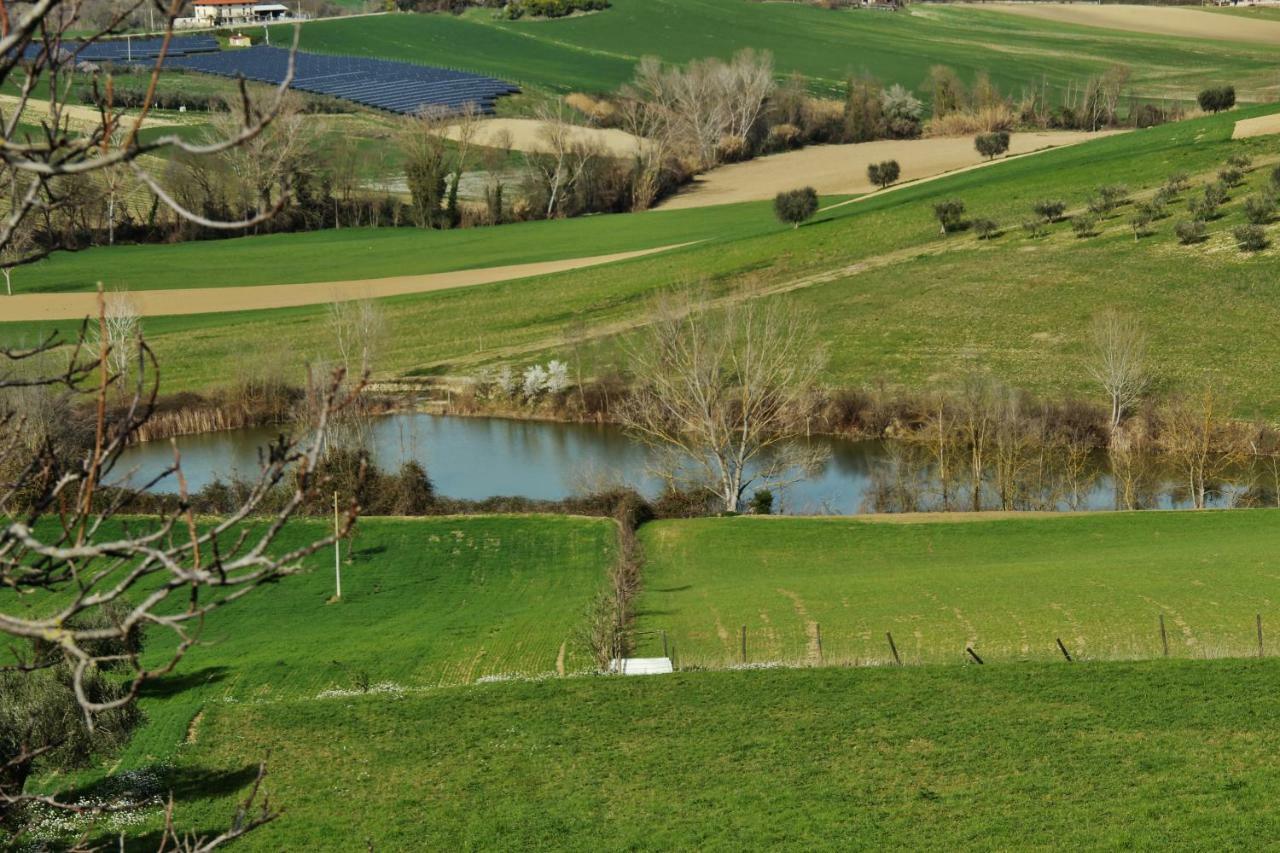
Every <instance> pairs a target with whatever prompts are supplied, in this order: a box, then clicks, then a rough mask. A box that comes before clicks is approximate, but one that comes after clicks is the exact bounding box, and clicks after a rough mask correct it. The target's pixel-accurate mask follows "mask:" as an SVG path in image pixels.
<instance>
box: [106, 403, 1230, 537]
mask: <svg viewBox="0 0 1280 853" xmlns="http://www.w3.org/2000/svg"><path fill="white" fill-rule="evenodd" d="M278 432H279V430H278V429H274V428H259V429H244V430H234V431H229V432H217V433H206V434H201V435H190V436H184V437H181V438H179V439H178V440H177V442H178V448H179V450H180V451H181V452H182V460H183V468H184V470H185V472H186V476H187V480H188V486H189V488H190V489H191V490H192V491H195V490H198V489H200V488H202V487H203V486H205V485H207V484H209V483H211V482H213V481H214V480H217V479H229V478H232V477H236V476H239V477H244V478H252V477H254V476H255V475H256V472H257V460H258V453H259V449H260V448H262V447H264V446H265V445H266V444H267V443H268V442H269V441H270V440H271V439H272V438H273V437H274V436H275V435H277V434H278ZM812 441H814V442H815V443H818V444H821V445H824V446H825V447H826V449H827V450H829V453H830V455H829V458H828V459H827V461H826V463H825V464H823V465H822V466H821V468H820V469H819V470H817V471H814V472H811V473H810V474H809V475H808V476H805V477H803V478H802V479H799V480H798V481H797V482H794V483H792V484H790V485H788V486H786V487H785V488H784V489H781V490H778V491H777V492H776V498H775V503H774V509H775V511H780V512H786V513H790V514H834V515H848V514H856V513H865V512H876V511H886V510H887V511H892V510H901V509H904V508H910V509H922V510H927V509H941V508H943V507H942V497H941V495H942V490H941V488H940V483H939V480H938V477H937V475H936V472H935V470H934V469H933V467H932V466H930V465H928V464H926V463H922V462H920V461H914V462H913V461H910V459H908V458H907V457H908V454H905V453H904V452H903V447H904V446H903V445H901V444H895V443H894V442H888V441H879V440H872V441H851V440H846V439H841V438H833V437H828V436H821V437H819V436H815V437H813V439H812ZM370 450H371V455H372V458H373V460H374V461H375V462H376V463H377V464H378V466H379V467H381V468H383V469H384V470H387V471H393V470H395V469H396V468H398V467H399V466H400V465H401V464H402V463H403V462H405V461H406V460H409V459H416V460H418V461H419V462H421V463H422V464H423V465H424V466H425V467H426V469H427V472H428V474H429V475H430V477H431V479H432V481H433V482H434V483H435V486H436V491H437V493H439V494H441V495H444V496H447V497H451V498H462V499H469V500H479V499H483V498H488V497H493V496H498V495H504V496H522V497H527V498H535V499H546V500H557V499H560V498H565V497H568V496H570V495H575V494H578V495H580V494H586V493H588V492H590V491H593V490H594V489H596V488H598V487H600V486H602V485H605V484H608V485H613V484H618V483H626V484H628V485H631V486H634V487H636V488H638V489H639V490H640V491H641V492H643V493H645V494H646V495H648V496H650V497H652V496H654V495H655V494H656V493H657V492H658V491H659V490H660V488H661V481H660V480H659V478H658V477H657V476H656V475H655V472H654V471H653V470H652V462H653V457H652V455H651V454H650V452H649V451H648V449H647V448H645V447H643V446H641V445H639V444H637V443H636V442H634V441H632V440H631V439H630V438H629V437H628V436H627V435H626V434H625V433H624V432H623V431H621V430H620V429H618V428H617V427H613V426H607V425H588V424H564V423H551V422H543V421H520V420H506V419H501V418H472V417H451V416H440V415H428V414H418V413H401V414H394V415H388V416H385V417H382V418H379V419H378V420H377V421H375V425H374V428H373V437H372V447H371V448H370ZM172 458H173V456H172V450H171V449H170V447H169V442H167V441H163V442H153V443H149V444H143V445H139V446H136V447H133V448H130V449H129V450H128V451H127V452H126V454H125V456H124V458H123V459H122V464H121V466H120V468H119V469H118V476H128V477H129V478H130V480H131V482H134V483H138V482H143V481H144V478H149V477H151V476H154V475H155V474H157V473H158V472H160V471H162V470H163V469H164V467H165V466H166V465H168V464H169V463H171V462H172ZM126 471H127V472H128V473H127V474H126V475H121V474H120V472H126ZM1238 480H1239V482H1238V483H1237V484H1234V485H1233V484H1227V485H1226V486H1224V487H1222V488H1220V489H1219V490H1218V491H1216V492H1215V494H1214V495H1213V496H1212V499H1211V504H1212V505H1216V506H1223V505H1229V504H1231V503H1233V502H1234V501H1235V500H1236V499H1237V498H1238V497H1239V495H1240V494H1241V493H1242V492H1243V491H1244V489H1245V486H1244V485H1243V483H1244V482H1245V480H1246V477H1244V476H1243V475H1242V476H1241V477H1239V478H1238ZM1041 482H1045V481H1044V480H1043V479H1042V480H1041ZM1036 489H1038V491H1037V492H1036V497H1035V499H1034V501H1031V500H1030V499H1028V501H1027V502H1024V503H1023V504H1022V505H1021V506H1020V508H1028V509H1031V508H1053V509H1071V508H1077V509H1094V510H1109V509H1114V508H1115V506H1116V497H1115V491H1116V489H1115V484H1114V482H1113V481H1112V478H1111V476H1110V475H1109V474H1108V473H1107V471H1106V465H1105V457H1102V456H1101V455H1099V456H1098V457H1097V458H1095V459H1094V460H1092V461H1091V462H1090V464H1089V466H1088V470H1087V471H1086V472H1085V474H1084V475H1083V476H1082V477H1077V478H1076V479H1074V480H1073V481H1072V483H1071V485H1070V486H1065V485H1063V483H1061V482H1055V483H1054V484H1053V485H1038V486H1037V487H1036ZM156 490H157V491H176V486H175V485H174V484H173V483H172V482H170V481H166V482H162V483H161V484H160V485H159V486H158V487H157V489H156ZM1031 491H1032V490H1029V491H1028V494H1031ZM1072 492H1075V493H1076V494H1077V498H1076V499H1075V500H1072V499H1071V498H1069V497H1068V495H1069V494H1071V493H1072ZM951 494H952V495H953V497H952V506H954V507H956V508H960V509H967V508H969V500H970V499H969V497H968V492H966V491H965V488H964V484H963V483H962V482H961V483H957V484H955V485H954V486H953V488H952V489H951ZM904 495H905V496H906V497H905V498H904V497H903V496H904ZM957 496H958V497H957ZM1143 496H1144V497H1143V505H1145V506H1150V507H1157V508H1179V507H1186V506H1189V505H1190V502H1189V501H1188V500H1187V499H1186V498H1185V496H1184V495H1182V494H1181V489H1180V485H1179V482H1178V480H1177V478H1176V477H1175V476H1174V473H1173V472H1171V471H1168V470H1160V469H1153V470H1152V472H1151V474H1150V475H1149V476H1148V478H1147V481H1146V483H1145V485H1144V488H1143ZM982 501H983V505H984V508H999V505H1000V504H999V500H998V496H997V495H996V494H995V493H994V490H993V489H992V487H991V486H990V485H989V484H988V485H987V486H985V487H984V491H983V497H982Z"/></svg>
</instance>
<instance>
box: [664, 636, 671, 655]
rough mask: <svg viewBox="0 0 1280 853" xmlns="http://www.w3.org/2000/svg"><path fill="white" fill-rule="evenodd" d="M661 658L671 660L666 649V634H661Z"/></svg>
mask: <svg viewBox="0 0 1280 853" xmlns="http://www.w3.org/2000/svg"><path fill="white" fill-rule="evenodd" d="M662 656H663V657H664V658H666V659H668V660H670V659H671V653H670V652H669V651H668V649H667V632H666V631H663V632H662Z"/></svg>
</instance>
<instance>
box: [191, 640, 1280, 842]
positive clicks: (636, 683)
mask: <svg viewBox="0 0 1280 853" xmlns="http://www.w3.org/2000/svg"><path fill="white" fill-rule="evenodd" d="M1278 677H1280V663H1277V662H1275V661H1266V662H1244V661H1238V662H1226V661H1216V662H1187V661H1179V662H1167V663H1166V662H1150V663H1145V664H1078V665H1074V666H1069V665H1067V664H1065V663H1057V664H1025V665H1019V666H986V667H982V668H979V667H959V666H957V667H934V668H908V669H905V670H898V669H893V668H884V669H861V670H840V669H822V670H801V671H779V672H738V673H692V674H680V675H675V676H669V677H661V678H637V679H607V680H602V679H572V680H568V681H563V682H560V681H551V682H544V683H537V684H507V685H486V686H481V687H473V688H455V689H449V690H443V691H440V692H436V693H431V694H427V695H421V696H410V697H407V698H405V699H403V700H395V699H390V698H388V697H385V696H369V697H356V698H351V699H341V700H324V701H291V702H286V703H278V704H259V703H246V704H238V705H225V704H223V705H217V706H215V707H212V708H210V710H209V713H208V714H207V715H206V716H205V718H204V720H203V721H202V723H201V726H200V729H199V734H198V740H197V742H196V743H195V744H194V745H191V746H188V747H185V748H184V750H183V755H182V758H181V761H180V768H181V769H182V770H183V771H185V778H187V779H190V780H192V781H193V782H195V784H196V785H199V786H201V787H202V788H203V790H204V791H205V792H206V793H203V794H202V793H195V794H191V793H189V794H188V795H187V798H186V799H185V800H184V801H182V802H180V803H179V812H180V814H182V815H183V821H184V824H185V825H187V826H196V827H202V828H203V827H209V828H212V827H215V826H217V825H218V824H219V822H225V821H226V819H227V816H228V815H229V814H230V813H231V811H232V805H233V804H232V801H231V799H230V798H229V797H228V796H226V795H223V796H221V797H218V798H216V799H214V798H211V797H210V794H209V793H207V791H208V790H209V788H210V787H211V786H212V785H213V784H216V783H218V782H222V783H223V784H225V783H226V781H227V780H236V779H240V780H243V779H244V777H245V776H246V775H248V774H251V772H252V770H251V769H250V768H251V767H252V766H253V765H254V763H255V762H256V761H257V760H258V759H259V758H260V757H261V756H262V755H263V754H265V753H266V752H267V751H268V749H269V750H270V751H271V757H270V767H271V772H272V775H271V777H270V787H271V794H272V802H273V804H280V805H283V806H284V807H285V808H286V809H287V811H286V814H285V816H284V817H283V818H282V819H281V820H280V821H279V822H278V823H276V824H273V825H271V826H269V827H267V828H266V829H264V830H262V831H261V832H260V834H258V835H255V836H253V837H252V838H251V839H250V840H248V841H247V842H246V843H245V844H244V845H243V846H244V848H245V849H251V850H276V849H280V848H281V847H286V846H287V847H289V848H290V849H304V848H305V849H312V850H349V849H351V848H353V847H357V846H363V845H364V844H365V842H366V840H367V841H368V842H370V843H372V845H373V846H374V847H375V849H402V848H410V847H412V848H417V849H498V848H500V849H537V848H543V847H554V848H556V849H573V850H601V849H643V850H670V849H707V850H741V849H765V848H778V849H806V850H807V849H841V850H850V849H858V850H871V849H875V850H883V849H912V850H920V849H978V850H999V849H1014V848H1017V849H1046V850H1047V849H1099V848H1132V847H1137V848H1140V849H1146V848H1155V847H1168V846H1183V847H1187V848H1196V849H1228V848H1234V847H1241V846H1247V845H1248V844H1249V843H1251V842H1252V841H1254V840H1256V839H1258V838H1266V837H1273V836H1274V835H1275V834H1276V832H1277V831H1280V825H1278V820H1277V812H1276V810H1275V808H1274V798H1275V794H1276V791H1277V789H1280V762H1278V761H1277V759H1276V756H1277V754H1278V752H1280V735H1278V734H1277V731H1276V728H1275V726H1274V725H1273V724H1272V721H1273V720H1274V719H1275V717H1276V714H1277V713H1280V698H1277V696H1276V692H1275V690H1274V689H1273V688H1274V684H1275V682H1276V679H1277V678H1278ZM246 771H247V772H246Z"/></svg>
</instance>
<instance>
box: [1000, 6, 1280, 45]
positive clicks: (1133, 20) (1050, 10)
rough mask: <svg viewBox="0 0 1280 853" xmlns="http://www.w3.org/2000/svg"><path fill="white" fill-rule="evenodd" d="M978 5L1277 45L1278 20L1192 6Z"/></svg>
mask: <svg viewBox="0 0 1280 853" xmlns="http://www.w3.org/2000/svg"><path fill="white" fill-rule="evenodd" d="M982 8H984V9H996V10H999V11H1001V12H1009V13H1012V14H1015V15H1024V16H1027V17H1030V18H1037V19H1039V20H1042V21H1053V22H1055V23H1059V24H1075V25H1078V26H1085V27H1102V28H1105V29H1109V30H1127V31H1129V32H1136V33H1146V34H1148V35H1160V36H1176V37H1179V38H1192V39H1220V40H1222V41H1240V42H1254V43H1258V44H1271V45H1280V21H1271V20H1256V19H1255V20H1249V19H1247V18H1244V17H1236V16H1233V15H1214V14H1212V13H1209V12H1202V11H1199V10H1196V9H1171V8H1169V7H1167V6H1161V7H1158V8H1157V7H1154V6H1138V5H1133V6H1129V5H1120V4H1114V5H1106V4H1104V5H1094V4H1088V3H1011V4H1009V5H999V6H993V5H990V4H986V3H984V4H982Z"/></svg>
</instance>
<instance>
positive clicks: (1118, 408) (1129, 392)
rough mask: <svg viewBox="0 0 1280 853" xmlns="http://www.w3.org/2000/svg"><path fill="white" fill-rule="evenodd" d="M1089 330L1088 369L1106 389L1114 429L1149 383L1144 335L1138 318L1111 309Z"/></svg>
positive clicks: (1101, 315)
mask: <svg viewBox="0 0 1280 853" xmlns="http://www.w3.org/2000/svg"><path fill="white" fill-rule="evenodd" d="M1089 333H1090V337H1091V338H1092V341H1093V360H1092V361H1091V363H1090V364H1089V373H1090V375H1091V376H1092V377H1093V378H1094V380H1096V381H1097V382H1098V384H1099V385H1101V386H1102V388H1103V390H1104V391H1106V393H1107V397H1108V398H1109V400H1110V403H1111V429H1112V430H1113V431H1114V430H1115V429H1116V428H1117V427H1118V426H1120V421H1121V420H1122V419H1123V418H1124V416H1125V413H1126V412H1128V410H1129V409H1130V407H1132V406H1133V404H1134V403H1136V402H1137V401H1138V400H1139V399H1140V398H1141V397H1142V395H1143V393H1144V392H1145V391H1146V390H1147V388H1148V386H1149V385H1150V382H1151V377H1150V374H1149V373H1148V372H1147V335H1146V332H1144V331H1143V329H1142V325H1141V324H1140V323H1139V322H1138V321H1137V319H1135V318H1133V317H1131V316H1129V315H1126V314H1122V313H1120V312H1119V311H1116V310H1114V309H1107V310H1105V311H1103V312H1102V313H1101V314H1099V315H1098V316H1097V317H1095V318H1094V320H1093V323H1092V324H1091V325H1090V327H1089Z"/></svg>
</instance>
